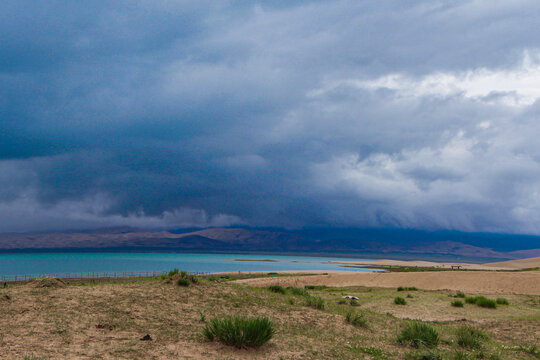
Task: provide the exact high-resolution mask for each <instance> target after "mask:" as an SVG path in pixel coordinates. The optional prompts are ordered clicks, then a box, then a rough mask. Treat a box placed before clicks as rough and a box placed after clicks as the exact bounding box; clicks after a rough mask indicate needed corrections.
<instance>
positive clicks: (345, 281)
mask: <svg viewBox="0 0 540 360" xmlns="http://www.w3.org/2000/svg"><path fill="white" fill-rule="evenodd" d="M539 262H540V258H533V259H524V260H514V261H507V262H501V263H492V264H484V265H478V266H485V267H484V269H488V270H491V271H487V270H486V271H425V272H387V273H362V272H352V271H330V272H322V271H321V272H315V271H311V272H307V273H317V274H318V275H313V276H291V277H276V278H261V279H246V280H238V281H237V282H238V283H242V284H249V285H251V286H260V287H264V286H269V285H274V284H277V285H282V286H300V287H303V286H305V285H326V286H339V287H345V286H370V287H398V286H407V287H417V288H419V289H425V290H453V291H464V292H474V293H482V294H529V295H540V270H532V271H504V272H501V271H494V270H501V269H505V270H508V269H514V270H517V269H519V268H520V267H521V268H530V267H537V265H539ZM372 263H378V264H379V265H381V266H383V264H386V265H390V264H392V265H397V264H398V263H399V264H406V265H401V266H413V267H414V266H419V267H428V266H427V265H426V264H429V262H425V261H409V262H407V261H394V260H379V261H375V262H372ZM356 264H360V263H356ZM431 264H435V265H434V266H433V267H434V268H436V267H440V266H446V264H441V263H431ZM454 265H455V264H454ZM471 265H472V264H471Z"/></svg>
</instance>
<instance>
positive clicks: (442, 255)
mask: <svg viewBox="0 0 540 360" xmlns="http://www.w3.org/2000/svg"><path fill="white" fill-rule="evenodd" d="M17 251H189V252H238V253H246V252H250V253H295V254H319V255H320V254H325V255H335V256H347V257H370V258H383V257H384V258H402V259H404V258H409V259H431V260H456V261H457V260H460V261H465V260H466V261H471V262H482V261H493V260H494V259H497V260H499V259H500V260H510V259H522V258H528V257H535V256H540V237H538V236H526V235H508V234H490V233H463V232H456V231H435V232H429V231H420V230H398V229H358V228H352V229H349V228H345V229H344V228H337V229H336V228H310V229H303V230H293V231H290V230H284V229H253V228H208V229H192V230H185V229H181V230H176V231H171V230H170V231H154V230H141V229H134V228H112V229H99V230H91V231H69V232H47V233H7V234H0V252H17Z"/></svg>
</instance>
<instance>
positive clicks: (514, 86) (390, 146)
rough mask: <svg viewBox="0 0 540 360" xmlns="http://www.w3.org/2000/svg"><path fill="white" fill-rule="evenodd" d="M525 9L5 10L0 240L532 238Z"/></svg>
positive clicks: (536, 111) (353, 4)
mask: <svg viewBox="0 0 540 360" xmlns="http://www.w3.org/2000/svg"><path fill="white" fill-rule="evenodd" d="M539 17H540V2H538V1H536V0H515V1H505V0H504V1H503V0H471V1H457V0H445V1H442V0H441V1H438V0H426V1H403V0H393V1H391V0H381V1H367V0H363V1H359V0H354V1H339V0H338V1H240V0H239V1H225V0H224V1H205V0H199V1H187V0H186V1H181V0H178V1H173V0H163V1H159V0H148V1H142V0H141V1H139V0H129V1H128V0H126V1H105V0H103V1H101V0H95V1H92V2H78V1H69V2H66V1H54V0H50V1H27V0H19V1H3V2H1V3H0V232H11V231H48V230H67V229H86V228H99V227H110V226H134V227H143V228H181V227H206V226H235V225H243V226H254V227H257V226H272V227H284V228H291V229H293V228H302V227H309V226H321V225H322V226H347V227H385V228H388V227H392V228H408V229H409V228H412V229H427V230H437V229H451V230H461V231H471V232H475V231H482V232H507V233H524V234H540V141H539V137H540V101H539V100H538V99H539V98H540V37H538V33H539V31H540V22H539V21H538V19H539Z"/></svg>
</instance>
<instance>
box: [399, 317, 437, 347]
mask: <svg viewBox="0 0 540 360" xmlns="http://www.w3.org/2000/svg"><path fill="white" fill-rule="evenodd" d="M398 342H399V343H404V342H408V343H409V344H410V346H412V347H416V348H419V347H421V346H425V347H429V348H433V347H436V346H437V345H438V344H439V334H438V333H437V331H436V330H435V329H434V328H432V327H431V326H429V325H427V324H424V323H421V322H412V323H409V324H408V325H407V326H406V327H405V328H404V329H403V330H402V331H401V334H400V335H399V337H398Z"/></svg>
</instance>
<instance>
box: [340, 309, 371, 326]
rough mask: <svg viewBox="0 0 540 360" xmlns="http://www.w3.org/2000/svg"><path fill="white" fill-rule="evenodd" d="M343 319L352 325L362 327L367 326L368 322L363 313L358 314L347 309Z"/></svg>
mask: <svg viewBox="0 0 540 360" xmlns="http://www.w3.org/2000/svg"><path fill="white" fill-rule="evenodd" d="M345 321H346V322H348V323H349V324H351V325H353V326H358V327H363V328H367V327H368V322H367V320H366V318H365V317H364V315H362V314H358V313H356V312H354V311H349V312H348V313H347V314H346V315H345Z"/></svg>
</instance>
